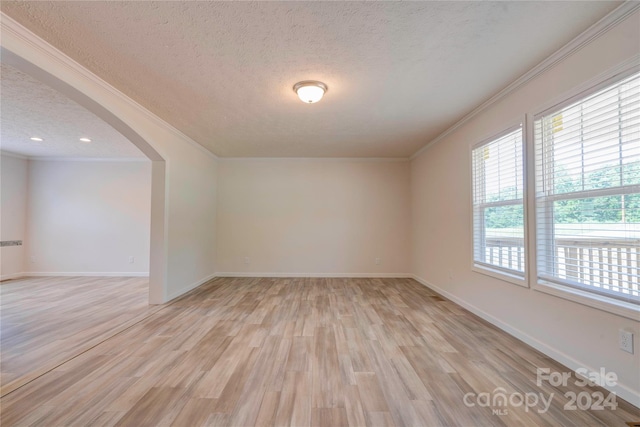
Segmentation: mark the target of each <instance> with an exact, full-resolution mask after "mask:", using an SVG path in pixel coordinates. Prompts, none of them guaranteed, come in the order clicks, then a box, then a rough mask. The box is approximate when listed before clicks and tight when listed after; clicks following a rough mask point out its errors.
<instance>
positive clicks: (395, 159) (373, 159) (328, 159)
mask: <svg viewBox="0 0 640 427" xmlns="http://www.w3.org/2000/svg"><path fill="white" fill-rule="evenodd" d="M218 160H219V161H221V162H242V161H251V162H296V161H307V162H308V161H311V162H372V163H376V162H387V163H390V162H408V161H409V158H408V157H219V158H218Z"/></svg>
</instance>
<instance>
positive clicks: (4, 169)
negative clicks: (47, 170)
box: [0, 153, 28, 280]
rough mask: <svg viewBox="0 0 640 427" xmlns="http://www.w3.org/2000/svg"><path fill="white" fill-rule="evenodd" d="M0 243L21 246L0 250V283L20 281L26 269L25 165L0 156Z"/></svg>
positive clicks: (26, 167) (26, 165)
mask: <svg viewBox="0 0 640 427" xmlns="http://www.w3.org/2000/svg"><path fill="white" fill-rule="evenodd" d="M0 162H1V163H0V199H1V200H0V207H1V211H0V240H3V241H4V240H22V241H23V245H22V246H6V247H3V248H0V279H2V280H4V279H11V278H14V277H19V276H20V275H21V273H22V272H23V271H24V268H25V246H24V242H25V241H26V229H27V227H26V218H27V182H28V175H27V172H28V161H27V160H26V159H23V158H20V157H15V156H11V155H5V154H4V153H2V154H1V155H0Z"/></svg>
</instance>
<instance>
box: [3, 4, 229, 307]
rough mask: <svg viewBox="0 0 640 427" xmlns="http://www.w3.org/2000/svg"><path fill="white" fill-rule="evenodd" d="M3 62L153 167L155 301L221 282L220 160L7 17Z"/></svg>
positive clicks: (152, 272) (152, 286) (152, 276)
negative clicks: (104, 126)
mask: <svg viewBox="0 0 640 427" xmlns="http://www.w3.org/2000/svg"><path fill="white" fill-rule="evenodd" d="M0 25H1V26H2V40H1V41H0V43H1V45H2V59H3V61H6V62H7V63H8V64H10V65H11V66H13V67H15V68H17V69H19V70H21V71H23V72H26V73H28V74H30V75H32V76H34V77H36V78H37V79H39V80H40V81H42V82H44V83H46V84H48V85H49V86H51V87H53V88H54V89H56V90H58V91H60V92H61V93H62V94H64V95H66V96H68V97H69V98H70V99H72V100H74V101H76V102H78V104H80V105H82V106H83V107H85V108H87V109H88V110H89V111H91V112H93V113H94V114H96V115H97V116H98V117H100V118H101V119H103V120H104V121H106V122H107V123H109V124H110V125H112V126H113V127H114V128H116V130H118V131H119V132H121V133H122V134H123V135H125V137H127V138H128V139H129V140H130V141H132V142H133V143H134V144H136V146H137V147H138V148H140V150H141V151H142V152H143V153H145V154H146V155H147V156H148V157H149V158H151V160H152V196H151V265H150V267H149V270H150V286H149V301H150V302H151V303H153V304H156V303H163V302H166V301H168V300H170V299H173V298H175V297H177V296H179V295H181V294H183V293H185V292H187V291H189V290H190V289H193V288H195V287H196V286H198V285H200V284H202V283H204V282H206V281H207V280H209V279H211V278H213V277H215V271H216V265H215V243H214V242H215V238H216V235H215V231H216V230H215V226H216V220H215V218H216V209H215V206H216V185H217V184H216V166H217V165H216V163H217V160H216V159H217V158H216V156H215V155H213V154H211V153H210V152H209V151H207V150H206V149H204V148H202V146H200V145H198V144H197V143H196V142H194V141H192V140H191V139H189V138H188V137H187V136H185V135H184V134H182V133H181V132H180V131H178V130H176V129H175V128H173V127H172V126H170V125H168V124H167V123H166V122H164V121H162V120H161V119H159V118H158V117H157V116H155V115H153V114H152V113H150V112H149V111H147V110H145V109H144V108H143V107H141V106H140V105H138V104H136V103H135V102H134V101H133V100H131V99H130V98H128V97H126V96H125V95H124V94H122V93H121V92H119V91H118V90H117V89H116V88H114V87H113V86H110V85H109V84H108V83H107V82H105V81H103V80H101V79H100V78H99V77H97V76H96V75H95V74H93V73H91V72H90V71H88V70H87V69H86V68H84V67H83V66H82V65H80V64H78V63H76V62H75V61H73V60H72V59H71V58H69V57H68V56H66V55H65V54H63V53H62V52H60V51H58V50H57V49H55V48H54V47H53V46H51V45H50V44H48V43H47V42H46V41H44V40H42V39H41V38H39V37H38V36H36V35H35V34H33V33H32V32H30V31H29V30H27V29H26V28H24V27H22V26H21V25H20V24H18V23H17V22H15V21H14V20H12V19H11V18H9V17H7V16H6V15H3V16H2V20H1V21H0Z"/></svg>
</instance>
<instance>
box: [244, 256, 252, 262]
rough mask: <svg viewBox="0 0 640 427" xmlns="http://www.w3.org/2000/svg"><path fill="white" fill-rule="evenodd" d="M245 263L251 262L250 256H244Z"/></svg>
mask: <svg viewBox="0 0 640 427" xmlns="http://www.w3.org/2000/svg"><path fill="white" fill-rule="evenodd" d="M244 263H245V264H251V258H249V257H248V256H246V257H244Z"/></svg>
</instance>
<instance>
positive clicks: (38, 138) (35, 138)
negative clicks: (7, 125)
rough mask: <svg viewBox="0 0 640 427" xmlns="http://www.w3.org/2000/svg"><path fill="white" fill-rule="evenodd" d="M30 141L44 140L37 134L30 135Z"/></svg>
mask: <svg viewBox="0 0 640 427" xmlns="http://www.w3.org/2000/svg"><path fill="white" fill-rule="evenodd" d="M29 139H30V140H32V141H36V142H42V141H44V138H40V137H39V136H32V137H31V138H29Z"/></svg>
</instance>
